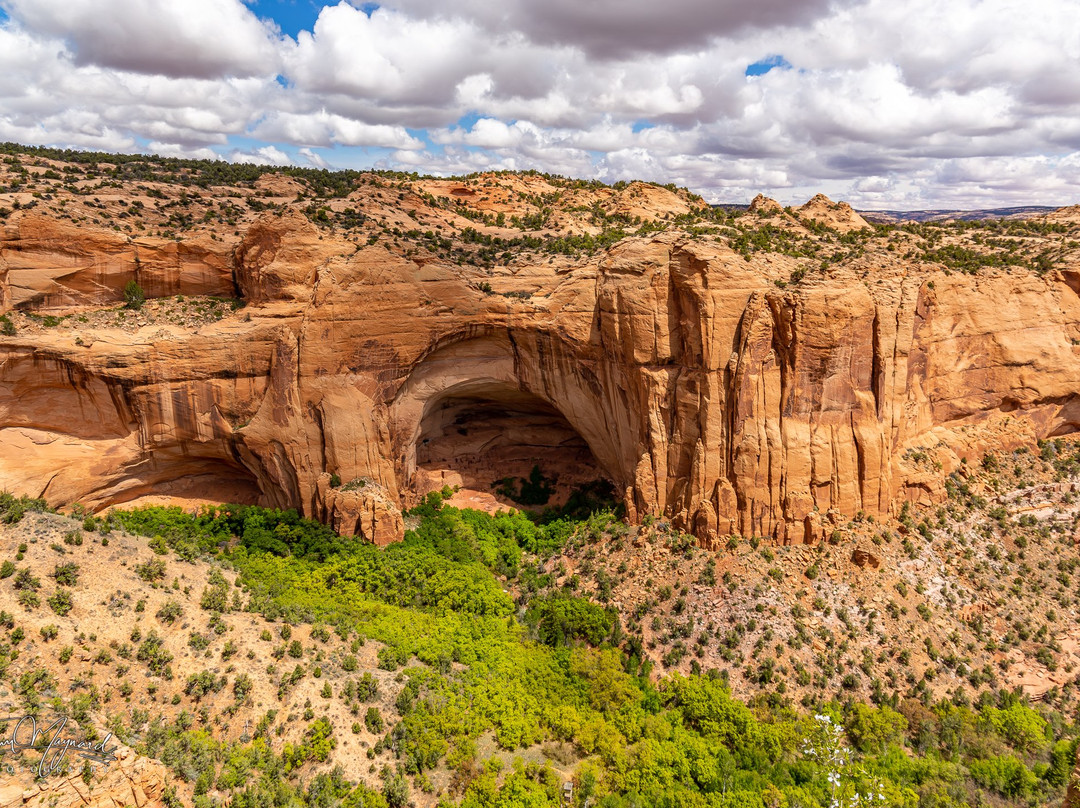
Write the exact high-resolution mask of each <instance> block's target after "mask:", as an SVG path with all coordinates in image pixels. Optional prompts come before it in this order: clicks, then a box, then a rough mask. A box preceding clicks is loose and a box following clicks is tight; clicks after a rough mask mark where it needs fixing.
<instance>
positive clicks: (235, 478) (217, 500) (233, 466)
mask: <svg viewBox="0 0 1080 808" xmlns="http://www.w3.org/2000/svg"><path fill="white" fill-rule="evenodd" d="M262 499H263V494H262V490H261V488H260V487H259V484H258V481H257V480H256V478H255V476H254V475H253V474H252V473H251V472H250V471H248V470H247V469H245V468H243V467H242V466H240V465H239V464H237V463H235V462H232V461H230V460H223V459H221V458H213V457H198V456H192V455H186V454H181V453H174V452H157V453H155V455H154V457H153V459H152V460H151V461H150V462H149V463H146V464H145V465H144V466H142V467H141V468H139V469H138V472H137V473H136V474H133V475H132V476H131V477H129V478H128V479H126V480H124V481H123V482H121V483H120V484H118V485H117V486H116V487H115V488H114V489H112V490H111V491H109V492H107V494H106V496H105V497H104V501H105V504H108V505H122V506H123V507H125V508H132V507H138V506H142V505H179V506H181V507H186V508H192V507H198V506H200V505H224V504H236V505H258V504H260V503H261V502H262Z"/></svg>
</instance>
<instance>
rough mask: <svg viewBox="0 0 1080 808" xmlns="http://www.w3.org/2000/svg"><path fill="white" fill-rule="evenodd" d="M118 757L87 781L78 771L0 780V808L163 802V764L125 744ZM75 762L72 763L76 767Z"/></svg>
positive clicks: (142, 806)
mask: <svg viewBox="0 0 1080 808" xmlns="http://www.w3.org/2000/svg"><path fill="white" fill-rule="evenodd" d="M115 754H116V756H117V759H116V760H115V761H113V762H112V763H110V764H108V765H107V766H99V771H98V772H96V773H95V774H92V775H91V776H90V779H89V782H86V781H85V780H84V779H83V777H82V775H81V774H80V773H79V772H78V771H77V772H76V773H75V774H72V775H70V776H64V775H59V774H57V775H53V776H49V777H46V778H44V779H40V780H35V779H34V778H33V776H32V775H30V774H25V773H24V774H23V776H21V777H20V776H10V775H6V776H4V778H3V779H0V808H23V807H24V806H25V807H26V808H37V806H50V808H119V807H120V806H124V805H128V806H135V808H151V807H152V806H161V805H165V801H164V799H163V796H164V795H165V791H166V789H167V788H168V785H169V781H170V780H169V775H168V770H167V769H166V768H165V766H164V764H162V763H159V762H158V761H156V760H152V759H150V758H147V757H143V756H141V755H136V754H135V753H134V752H133V751H132V750H130V749H128V748H126V747H124V748H121V749H118V750H117V751H116V752H115ZM78 765H79V764H78V761H75V766H76V768H78Z"/></svg>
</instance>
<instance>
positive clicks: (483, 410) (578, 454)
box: [413, 380, 608, 506]
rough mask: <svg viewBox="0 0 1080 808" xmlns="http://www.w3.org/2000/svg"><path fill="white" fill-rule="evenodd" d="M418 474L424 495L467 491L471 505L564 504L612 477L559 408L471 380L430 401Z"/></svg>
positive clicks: (422, 426) (419, 449)
mask: <svg viewBox="0 0 1080 808" xmlns="http://www.w3.org/2000/svg"><path fill="white" fill-rule="evenodd" d="M413 473H414V481H415V482H414V484H415V489H416V492H417V494H419V495H424V494H426V493H427V492H428V491H434V490H438V489H441V488H442V487H443V486H445V485H450V486H459V487H460V488H461V489H462V492H463V497H462V498H463V499H466V500H467V501H469V502H470V503H471V504H477V505H483V504H490V503H489V500H493V501H494V502H497V503H498V504H502V505H509V506H522V505H524V506H543V505H563V504H565V503H566V501H567V499H568V498H569V496H570V495H571V494H572V493H573V492H574V490H575V489H578V488H579V487H581V486H583V485H588V484H590V483H592V482H594V481H596V480H600V479H605V478H607V476H608V475H607V474H606V473H605V472H604V470H603V469H602V468H601V466H600V464H599V463H598V462H597V460H596V458H595V456H594V455H593V453H592V450H591V449H590V448H589V445H588V443H587V442H586V441H585V439H584V438H583V437H582V436H581V435H580V434H579V433H578V432H577V430H575V429H574V427H573V426H571V425H570V422H569V421H567V420H566V418H565V417H564V416H563V415H562V413H561V412H559V410H558V409H557V408H556V407H554V406H553V405H552V404H550V403H548V402H547V401H545V400H543V399H542V398H540V397H539V396H536V395H534V394H532V393H529V392H527V391H524V390H521V389H517V388H514V387H512V386H510V385H509V384H506V383H504V382H498V381H493V380H474V381H471V382H463V383H461V384H458V385H455V386H454V387H452V388H450V389H448V390H445V391H443V393H442V394H441V395H440V396H438V397H437V398H435V399H433V400H429V401H428V403H427V406H426V407H425V410H424V416H423V418H422V419H421V422H420V435H419V438H418V440H417V445H416V468H415V470H414V472H413ZM528 480H531V481H532V482H531V483H528V484H523V481H528ZM538 488H539V489H540V490H537V489H538Z"/></svg>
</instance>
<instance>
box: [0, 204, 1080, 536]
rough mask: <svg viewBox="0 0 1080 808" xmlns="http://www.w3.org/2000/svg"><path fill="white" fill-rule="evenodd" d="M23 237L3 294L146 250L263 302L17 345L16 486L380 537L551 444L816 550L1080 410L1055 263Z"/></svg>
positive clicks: (11, 343) (9, 390)
mask: <svg viewBox="0 0 1080 808" xmlns="http://www.w3.org/2000/svg"><path fill="white" fill-rule="evenodd" d="M626 199H627V200H632V201H634V202H635V203H641V204H646V203H648V202H649V200H648V199H646V198H645V197H644V196H630V195H627V196H626ZM847 221H848V224H849V226H856V225H857V222H855V221H853V220H851V219H850V217H849V218H848V220H847ZM13 228H14V229H13ZM5 239H6V240H5V241H4V244H3V250H4V252H3V254H2V255H3V264H2V266H3V268H4V269H3V270H2V271H4V272H6V275H7V284H6V287H5V288H7V289H8V292H7V295H8V297H7V301H8V302H6V303H5V305H6V306H9V307H10V306H17V305H20V304H23V306H24V307H25V306H26V305H34V301H38V303H39V304H41V305H44V304H43V303H42V301H54V302H55V301H61V302H64V303H76V302H79V301H80V300H84V299H85V297H86V296H91V297H92V296H93V290H95V289H98V290H99V291H100V289H101V288H104V289H106V290H108V291H107V293H105V298H106V299H116V298H115V295H116V294H118V290H120V289H122V286H123V283H122V282H121V281H124V282H126V280H125V278H128V277H130V272H132V271H134V267H135V259H134V257H133V256H134V254H135V250H136V248H138V250H139V252H138V255H139V264H140V268H139V270H138V271H139V272H142V273H144V275H143V277H145V278H148V279H153V281H152V283H148V285H149V286H151V289H152V290H153V291H155V292H156V293H157V294H162V295H163V294H174V293H178V292H183V293H200V292H201V293H215V294H216V293H223V294H232V293H234V290H238V291H239V292H240V293H242V294H243V295H244V297H245V299H246V300H247V305H246V306H245V307H244V308H243V309H241V310H240V311H239V312H237V313H236V314H234V315H232V316H230V317H228V318H226V319H224V320H222V321H220V322H218V323H215V324H211V325H208V326H204V327H202V328H200V329H198V330H192V331H189V332H183V333H180V332H176V331H175V330H174V331H173V332H170V333H168V334H162V333H161V332H160V331H155V330H153V329H151V328H146V329H143V330H140V331H136V332H134V333H129V332H123V331H119V330H111V331H110V330H101V331H98V332H95V333H87V334H85V335H80V334H78V333H77V332H74V331H71V330H68V331H64V332H60V331H55V332H50V331H48V330H46V331H43V332H41V333H38V334H34V335H32V336H29V335H27V336H23V335H16V336H14V337H0V489H9V490H13V491H16V492H18V493H21V494H32V495H35V496H44V497H46V498H48V499H49V500H50V501H52V502H54V503H71V502H82V503H84V504H86V505H89V506H92V507H95V508H101V507H105V506H108V505H111V504H116V503H122V502H126V501H130V500H132V499H135V498H137V497H139V496H142V495H145V494H149V493H159V494H160V493H169V492H179V493H183V492H187V493H188V494H190V495H192V496H197V495H205V496H207V497H209V498H214V497H216V498H218V499H219V500H227V499H236V500H240V501H250V502H260V503H263V504H266V505H272V506H280V507H296V508H299V509H300V510H301V511H302V512H304V513H305V514H308V515H311V516H314V517H317V518H320V519H324V520H327V521H329V522H331V523H333V524H334V525H335V526H337V527H338V528H339V529H341V530H343V531H346V532H355V533H358V534H361V535H364V536H366V537H367V538H369V539H372V540H375V541H379V542H380V543H383V542H387V541H391V540H393V539H395V538H397V537H398V536H400V535H401V532H402V530H403V522H402V519H401V514H400V508H401V507H403V506H408V505H410V504H411V503H413V502H415V501H416V500H417V498H418V497H420V496H422V495H423V494H424V493H425V492H426V490H427V489H429V488H431V487H437V486H436V481H439V480H459V479H460V480H466V479H468V480H471V481H472V482H471V483H470V484H472V485H482V484H483V483H484V480H485V479H489V478H490V480H491V481H495V480H497V479H498V478H500V477H503V476H505V474H506V473H507V472H508V471H509V473H511V474H514V473H521V471H523V470H524V468H525V465H527V462H528V460H529V459H532V458H535V462H536V463H537V464H538V465H540V466H541V467H542V468H543V470H544V471H545V473H548V474H550V475H555V476H557V475H559V474H560V473H562V474H564V475H566V476H567V479H568V480H569V479H570V478H571V477H572V476H573V475H575V474H576V475H577V477H574V479H580V480H584V479H586V478H588V477H590V476H593V475H595V476H598V477H604V478H606V479H608V480H610V481H611V483H613V484H614V487H615V489H616V490H617V491H618V492H619V495H620V496H621V497H622V498H623V499H624V500H625V503H626V506H627V509H628V512H629V515H630V516H631V518H641V517H642V516H643V515H645V514H655V515H660V516H664V517H667V518H670V519H672V520H674V522H675V524H676V525H677V526H679V527H681V528H683V529H685V530H687V531H689V532H692V533H694V534H695V535H696V536H697V537H699V539H700V540H701V541H702V542H703V543H705V544H709V543H713V542H717V541H718V540H719V539H720V537H722V536H725V535H727V534H730V533H741V534H744V535H761V536H769V537H772V538H773V539H775V540H776V541H779V542H810V541H817V540H820V539H821V538H822V537H823V536H824V535H826V534H827V533H828V532H829V531H831V530H832V525H833V524H835V523H837V522H838V521H839V520H840V519H846V518H850V517H852V516H854V515H855V514H857V513H859V512H860V511H861V512H864V513H866V514H870V515H883V514H886V513H888V512H890V511H891V510H894V509H896V508H898V507H899V504H900V503H901V502H902V501H904V500H905V499H919V498H923V499H926V500H928V501H930V500H934V499H936V498H940V497H941V496H942V493H943V489H942V475H943V474H945V473H948V472H950V471H952V470H954V469H956V468H958V467H959V466H960V464H961V460H962V459H974V460H979V459H981V457H982V452H983V451H985V450H986V449H987V447H994V448H996V447H998V446H1001V445H1008V444H1010V443H1012V444H1015V445H1019V443H1021V442H1023V441H1030V440H1032V439H1034V438H1037V437H1045V436H1049V435H1057V434H1063V433H1066V432H1071V431H1074V430H1075V429H1076V428H1077V423H1078V420H1080V398H1078V391H1080V362H1078V358H1080V357H1078V352H1080V347H1077V346H1078V343H1080V298H1078V294H1077V289H1078V285H1077V283H1076V282H1075V278H1074V277H1072V276H1071V275H1070V274H1069V273H1067V272H1065V273H1063V272H1060V271H1056V270H1055V271H1051V272H1048V273H1045V274H1044V275H1042V276H1039V275H1036V274H1034V273H1032V272H1029V271H1027V270H1021V269H999V270H984V271H982V272H980V274H978V275H976V276H970V275H963V274H958V273H953V274H947V273H946V272H943V271H942V270H941V268H940V267H937V268H935V267H933V266H923V267H918V266H913V265H911V264H910V262H908V263H905V262H904V261H903V260H901V259H899V258H894V257H892V256H884V255H883V256H881V257H880V258H874V259H869V258H867V259H862V260H861V261H855V262H849V263H848V264H846V265H844V266H842V267H838V268H833V269H830V270H829V271H828V272H822V273H816V274H814V275H812V276H810V277H807V278H805V279H803V280H802V281H801V282H800V283H798V284H795V285H791V284H789V285H787V286H786V287H784V288H781V286H779V285H778V284H777V283H776V282H775V281H777V280H778V279H780V278H782V277H786V274H785V273H787V272H790V268H789V267H788V266H787V265H786V264H785V261H786V260H787V259H785V258H784V257H783V256H775V255H772V256H769V255H764V256H754V257H753V259H752V260H748V259H746V258H744V256H743V255H740V254H738V253H736V252H733V251H732V250H731V249H730V248H728V247H727V246H726V245H725V244H723V243H721V242H718V241H716V240H709V239H695V238H690V237H687V236H684V235H679V234H678V233H672V234H664V235H659V236H657V237H654V238H631V239H628V240H625V241H623V242H621V243H620V244H618V245H617V246H615V247H614V248H612V249H610V250H608V251H602V252H600V253H598V254H597V255H595V256H594V257H592V258H585V259H579V260H565V259H560V260H559V261H542V260H537V261H536V262H534V263H529V264H525V265H523V264H515V265H514V266H513V267H512V269H510V268H503V269H502V270H500V271H499V272H494V273H492V272H487V273H485V272H483V271H481V270H479V269H475V268H469V267H460V266H455V265H453V264H451V263H449V262H442V261H439V260H420V259H409V258H406V257H403V256H402V255H400V254H395V253H391V252H389V251H387V250H386V249H384V248H383V247H381V246H379V245H375V246H362V245H357V244H354V243H353V242H351V241H347V240H345V239H343V238H341V237H336V236H335V235H333V234H332V233H328V232H327V231H325V230H320V229H318V228H316V227H315V225H313V224H311V223H310V222H308V220H307V219H306V218H304V217H302V216H299V215H283V216H280V215H270V216H266V217H265V218H263V219H261V220H259V221H258V222H256V223H254V224H253V225H251V226H250V227H248V228H247V229H246V230H245V231H244V233H243V234H242V237H241V238H240V240H239V241H238V242H235V243H233V244H232V245H231V246H230V247H229V248H228V249H226V248H225V247H224V246H222V244H221V243H218V242H214V244H213V246H206V245H185V244H182V243H174V244H166V245H160V244H148V245H147V246H145V247H143V246H141V243H138V244H128V243H120V240H112V241H110V240H109V239H108V238H106V237H104V236H100V237H99V236H93V238H91V237H90V236H86V235H85V234H82V235H80V234H79V233H75V232H71V231H69V230H68V229H66V227H65V226H64V225H54V226H53V229H51V230H50V225H49V223H48V222H46V221H42V220H37V221H35V220H33V219H31V218H23V219H21V220H20V221H19V222H17V223H16V224H13V225H9V227H8V232H7V234H6V236H5ZM94 239H97V240H94ZM204 247H205V249H204ZM114 270H115V271H114ZM98 302H100V300H99V301H98ZM76 337H79V340H78V342H77V341H76V339H75V338H76ZM83 337H85V338H83ZM492 424H501V425H502V426H499V427H498V428H493V427H492V426H491V425H492ZM485 430H486V431H485ZM927 457H929V458H930V460H929V461H927V460H926V458H927ZM913 458H914V459H913ZM514 464H518V465H517V466H515V465H514ZM933 464H936V465H933ZM519 466H520V467H521V471H519V468H518V467H519Z"/></svg>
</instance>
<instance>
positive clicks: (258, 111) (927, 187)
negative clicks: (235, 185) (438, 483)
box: [0, 0, 1080, 209]
mask: <svg viewBox="0 0 1080 808" xmlns="http://www.w3.org/2000/svg"><path fill="white" fill-rule="evenodd" d="M0 140H12V141H18V142H21V143H32V144H47V145H55V146H69V147H75V148H85V149H98V150H107V151H123V152H135V151H144V152H147V151H148V152H156V153H158V154H163V155H176V156H197V157H210V158H215V157H224V158H226V159H230V160H246V161H254V162H270V163H295V164H299V165H316V166H324V165H325V166H328V167H334V168H364V167H371V166H375V167H380V168H403V169H406V170H410V171H419V172H425V173H435V174H446V173H465V172H471V171H478V170H484V169H489V168H496V169H499V168H507V169H527V168H536V169H540V170H542V171H549V172H554V173H558V174H565V175H571V176H576V177H586V178H597V179H601V180H604V181H609V182H611V181H615V180H619V179H632V178H641V179H648V180H656V181H660V182H675V183H678V184H680V185H686V186H688V187H689V188H691V189H693V190H695V191H697V192H699V193H701V194H702V195H703V196H705V197H706V198H707V199H709V200H710V201H730V202H745V201H748V200H749V199H750V198H752V197H753V196H754V195H755V194H756V193H758V192H759V191H761V192H764V193H766V194H769V195H771V196H774V197H776V198H778V199H780V200H781V201H782V202H784V203H801V202H803V201H805V200H806V199H807V198H809V196H811V195H812V194H813V193H815V192H818V191H824V192H825V193H828V194H829V195H830V196H832V197H834V198H839V199H847V200H848V201H850V202H852V203H853V204H855V205H856V206H858V207H863V208H909V209H910V208H925V207H946V206H947V207H968V208H970V207H987V206H996V205H1014V204H1050V205H1061V204H1069V203H1075V202H1080V0H662V2H657V0H387V2H384V3H380V4H376V3H363V2H361V1H360V0H351V1H348V2H347V1H345V0H343V2H340V3H338V4H336V5H323V4H322V3H321V2H314V0H0Z"/></svg>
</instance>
